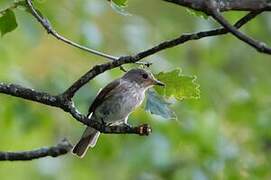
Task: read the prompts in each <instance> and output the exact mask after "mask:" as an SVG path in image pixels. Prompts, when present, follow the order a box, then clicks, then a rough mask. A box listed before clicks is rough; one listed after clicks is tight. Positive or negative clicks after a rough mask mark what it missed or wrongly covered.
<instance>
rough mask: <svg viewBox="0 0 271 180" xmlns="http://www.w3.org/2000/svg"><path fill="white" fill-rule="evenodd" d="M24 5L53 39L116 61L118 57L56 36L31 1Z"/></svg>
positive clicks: (28, 0) (27, 0) (58, 35)
mask: <svg viewBox="0 0 271 180" xmlns="http://www.w3.org/2000/svg"><path fill="white" fill-rule="evenodd" d="M26 3H27V5H28V8H29V9H30V10H31V13H32V15H33V16H34V17H35V18H36V19H37V20H38V22H39V23H40V24H41V25H42V26H43V27H44V28H45V29H46V30H47V33H48V34H51V35H52V36H53V37H55V38H56V39H58V40H60V41H62V42H64V43H66V44H68V45H71V46H73V47H76V48H79V49H81V50H83V51H87V52H89V53H92V54H95V55H97V56H100V57H104V58H107V59H110V60H113V61H114V60H117V59H118V57H114V56H111V55H108V54H105V53H103V52H100V51H97V50H94V49H90V48H88V47H85V46H82V45H80V44H77V43H75V42H73V41H71V40H69V39H67V38H65V37H63V36H61V35H60V34H58V33H57V32H56V31H55V30H54V29H53V27H52V25H51V24H50V22H49V21H48V19H46V18H44V17H42V15H41V14H39V13H38V12H37V11H36V9H35V8H34V6H33V4H32V0H26Z"/></svg>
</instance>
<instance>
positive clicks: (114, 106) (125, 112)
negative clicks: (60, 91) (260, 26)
mask: <svg viewBox="0 0 271 180" xmlns="http://www.w3.org/2000/svg"><path fill="white" fill-rule="evenodd" d="M154 85H159V86H165V84H164V83H162V82H161V81H159V80H157V79H156V78H155V77H154V76H153V74H152V73H151V72H149V71H147V70H145V69H142V68H135V69H131V70H129V71H128V72H126V73H125V74H124V75H123V76H122V77H121V78H119V79H116V80H114V81H112V82H111V83H109V84H108V85H106V86H105V87H104V88H103V89H102V90H100V91H99V93H98V95H97V96H96V98H95V100H94V101H93V102H92V104H91V105H90V107H89V111H88V115H87V116H88V119H89V120H90V121H98V122H100V123H103V124H104V125H106V126H119V125H127V126H129V124H128V122H127V121H128V116H129V115H130V114H131V113H132V112H133V111H134V110H135V109H136V108H137V107H138V106H140V105H141V104H142V102H143V100H144V98H145V92H146V90H147V89H149V88H151V87H152V86H154ZM99 135H100V132H99V131H98V130H96V129H94V128H92V127H90V126H88V127H87V128H86V130H85V131H84V133H83V135H82V137H81V139H80V140H79V142H78V143H77V144H76V145H75V146H74V148H73V150H72V153H73V154H75V155H77V156H79V157H81V158H82V157H84V155H85V154H86V152H87V150H88V148H89V147H91V148H93V147H94V146H95V145H96V142H97V140H98V138H99Z"/></svg>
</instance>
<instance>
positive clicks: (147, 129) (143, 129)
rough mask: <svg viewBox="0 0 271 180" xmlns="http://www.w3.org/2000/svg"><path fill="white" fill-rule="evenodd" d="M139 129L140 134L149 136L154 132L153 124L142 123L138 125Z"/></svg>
mask: <svg viewBox="0 0 271 180" xmlns="http://www.w3.org/2000/svg"><path fill="white" fill-rule="evenodd" d="M137 130H138V134H139V135H140V136H148V135H150V134H151V132H152V129H151V126H150V125H148V124H142V125H140V126H138V127H137Z"/></svg>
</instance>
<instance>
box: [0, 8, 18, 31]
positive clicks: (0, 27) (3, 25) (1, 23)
mask: <svg viewBox="0 0 271 180" xmlns="http://www.w3.org/2000/svg"><path fill="white" fill-rule="evenodd" d="M17 26H18V24H17V21H16V17H15V14H14V12H13V11H11V10H6V11H5V12H4V14H3V15H2V16H1V17H0V31H1V36H4V35H5V34H6V33H9V32H11V31H13V30H14V29H16V28H17Z"/></svg>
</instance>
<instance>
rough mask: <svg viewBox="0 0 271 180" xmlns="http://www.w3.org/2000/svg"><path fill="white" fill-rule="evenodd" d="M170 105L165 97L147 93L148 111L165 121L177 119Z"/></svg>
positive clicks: (146, 107)
mask: <svg viewBox="0 0 271 180" xmlns="http://www.w3.org/2000/svg"><path fill="white" fill-rule="evenodd" d="M169 105H170V103H168V102H166V101H165V100H164V99H163V97H161V96H159V95H158V94H157V93H156V92H155V91H151V90H149V91H147V101H146V106H145V110H146V111H149V112H150V113H151V114H155V115H158V116H161V117H163V118H165V119H176V115H175V113H174V112H173V111H172V110H171V109H170V107H169Z"/></svg>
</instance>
